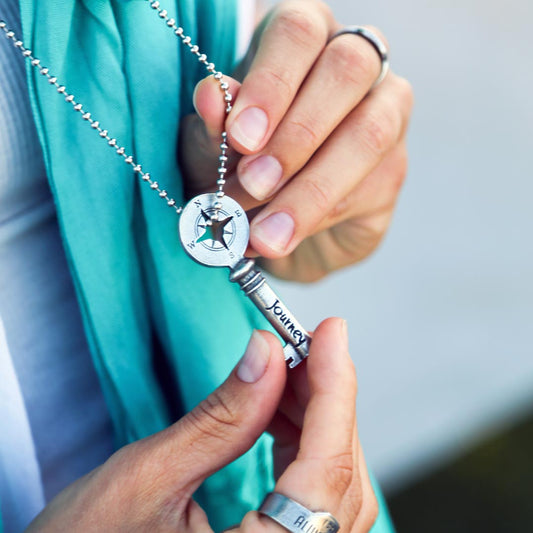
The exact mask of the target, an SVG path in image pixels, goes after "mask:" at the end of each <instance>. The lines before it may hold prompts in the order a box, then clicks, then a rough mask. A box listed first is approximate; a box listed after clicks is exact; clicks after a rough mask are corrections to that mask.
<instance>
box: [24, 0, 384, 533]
mask: <svg viewBox="0 0 533 533" xmlns="http://www.w3.org/2000/svg"><path fill="white" fill-rule="evenodd" d="M166 8H167V9H168V10H169V13H170V15H171V16H173V17H174V18H176V19H177V20H178V22H179V23H180V24H181V25H182V26H184V27H185V28H186V29H187V31H188V33H189V34H191V36H192V38H193V40H194V41H195V42H198V44H199V45H200V48H201V49H202V50H204V51H205V52H206V53H207V54H208V56H209V57H211V58H213V59H214V60H215V61H216V63H217V66H218V67H219V68H220V69H221V70H225V71H228V70H229V69H230V67H231V64H232V62H233V53H234V40H233V37H234V29H235V28H234V26H235V25H234V16H233V15H234V9H233V8H234V5H233V2H232V1H231V0H199V1H196V2H194V1H192V0H180V1H179V2H169V5H168V6H166ZM21 12H22V20H23V30H24V40H25V41H26V43H27V44H28V45H29V46H30V47H31V48H32V49H33V50H34V51H35V53H36V55H37V56H38V57H39V58H41V60H42V61H43V63H44V64H46V65H48V66H50V68H51V70H52V71H53V73H54V74H55V75H57V76H58V77H59V79H60V80H61V81H63V82H64V83H65V84H66V85H67V87H68V88H69V91H71V92H72V93H74V94H75V95H76V97H78V98H79V101H80V102H83V103H84V105H85V108H86V110H88V111H91V112H92V113H93V114H94V116H95V117H97V118H99V119H100V120H101V122H102V126H103V127H104V128H107V129H109V131H110V132H111V134H112V135H113V136H115V137H116V138H117V139H119V141H120V143H121V144H123V145H124V146H125V147H126V149H127V150H128V151H130V152H132V153H134V154H135V157H136V159H138V160H139V161H140V162H141V164H142V165H144V167H145V169H149V171H150V172H151V174H152V176H154V177H155V178H156V179H157V180H158V181H159V182H160V183H162V184H164V187H165V188H166V189H167V190H168V191H169V192H170V193H171V194H172V196H173V197H176V198H177V199H181V197H182V193H181V179H180V174H179V169H178V167H177V163H176V158H175V147H176V144H177V127H178V123H179V117H180V116H182V115H183V114H184V113H187V112H190V111H191V96H192V89H193V87H194V85H195V83H196V81H197V80H198V79H200V78H201V77H202V76H203V75H204V72H202V71H201V70H200V67H199V65H198V64H197V62H195V61H194V60H193V58H192V57H190V54H188V53H187V52H186V51H185V50H184V49H183V47H182V46H181V45H180V44H179V43H178V42H177V39H176V38H175V36H173V35H172V33H171V32H170V31H168V29H167V28H165V27H164V25H163V24H162V23H161V21H160V20H159V19H158V17H157V16H155V14H154V13H151V12H150V10H149V9H148V7H147V4H146V2H145V1H144V0H129V1H117V2H113V3H109V2H108V1H106V0H79V1H76V2H75V1H73V0H68V1H67V0H66V1H63V2H60V3H56V2H43V1H42V0H41V1H36V0H35V1H32V0H22V1H21ZM199 21H201V23H200V22H199ZM28 79H29V89H30V96H31V101H32V106H33V111H34V116H35V119H36V123H37V129H38V132H39V137H40V141H41V145H42V148H43V154H44V159H45V163H46V171H47V175H48V178H49V181H50V184H51V188H52V192H53V195H54V200H55V204H56V210H57V216H58V221H59V227H60V229H61V232H62V236H63V240H64V245H65V249H66V255H67V259H68V263H69V267H70V272H71V274H72V278H73V281H74V286H75V289H76V291H77V296H78V301H79V304H80V308H81V313H82V317H83V322H84V326H85V331H86V335H87V338H88V340H89V345H90V348H91V353H92V358H93V363H94V367H95V368H96V371H97V373H98V377H99V379H100V383H101V386H102V389H103V392H104V395H105V398H106V403H107V406H108V408H109V412H110V413H111V417H112V420H113V423H114V429H115V434H116V437H117V438H116V441H117V444H118V445H120V444H123V443H125V442H129V441H131V440H135V439H137V438H141V437H143V436H146V435H149V434H151V433H153V432H154V431H158V430H160V429H162V428H163V427H166V426H167V425H168V424H169V423H170V422H171V421H172V416H171V415H170V413H171V412H178V411H183V410H189V409H191V408H192V407H193V406H194V405H196V403H198V402H199V401H200V400H201V399H202V398H204V397H205V396H207V394H208V393H209V392H210V391H211V390H212V389H213V388H215V387H216V386H217V385H218V384H219V383H220V382H221V381H222V380H223V379H224V377H225V376H226V374H227V373H228V372H229V370H230V369H231V367H232V366H233V365H234V363H235V361H236V358H237V357H238V356H239V354H240V353H242V351H243V349H244V346H245V344H246V341H247V339H248V337H249V335H250V332H251V329H252V328H253V327H265V324H264V322H263V319H262V317H261V316H260V315H259V314H258V313H257V312H256V310H255V309H254V308H253V307H252V306H251V305H250V304H248V303H247V302H246V301H245V300H244V299H243V297H242V296H241V295H240V294H238V289H237V287H234V286H233V285H232V284H230V283H228V282H227V273H226V272H224V271H223V270H215V269H207V268H205V267H200V266H198V265H196V264H195V263H193V262H192V261H190V259H189V258H188V257H186V256H185V254H184V252H183V251H182V250H181V247H180V246H179V243H178V239H177V235H176V232H177V219H176V217H175V215H174V214H173V212H172V211H171V210H169V209H168V208H165V207H164V205H163V203H162V202H161V200H160V199H158V198H157V197H156V195H154V194H153V192H152V191H150V190H148V189H147V188H139V186H138V183H137V181H136V180H135V179H134V177H133V175H132V173H131V172H130V170H129V169H128V167H127V166H126V165H124V163H123V162H122V161H121V160H120V158H118V157H117V156H116V154H114V152H113V151H112V150H111V149H109V148H106V146H105V145H104V143H103V142H102V140H101V139H100V138H99V137H98V135H97V134H95V132H94V131H92V130H91V129H90V128H88V127H87V125H86V124H85V123H83V122H82V121H81V120H80V118H79V116H78V115H77V114H75V113H74V112H73V111H72V110H71V109H69V108H68V106H67V105H66V104H65V103H64V101H63V99H62V97H60V96H58V95H57V94H56V93H54V91H52V90H51V89H50V87H49V86H48V84H46V83H45V80H44V79H42V77H40V76H38V74H37V73H36V72H35V71H34V70H31V69H29V70H28ZM207 325H209V331H206V330H207V327H208V326H207ZM155 339H157V341H156V340H155ZM160 345H161V346H164V350H165V358H166V360H167V361H168V365H169V372H168V375H169V376H170V378H171V380H172V381H173V382H174V383H175V385H176V386H175V388H174V389H173V390H177V391H179V396H177V397H175V398H172V397H171V396H169V395H168V394H165V393H164V391H163V390H162V389H161V386H160V380H159V379H158V376H157V375H156V372H155V370H154V369H155V367H156V364H155V363H154V361H155V360H156V359H158V357H159V355H158V350H157V348H156V347H157V346H160ZM269 448H270V441H269V439H267V438H264V439H262V440H261V441H260V442H259V443H258V444H257V445H256V446H255V448H254V449H253V450H252V451H251V452H250V453H249V454H247V455H246V456H245V457H243V458H241V459H240V460H238V461H236V462H235V463H234V464H233V465H231V466H230V467H228V468H226V469H225V470H224V471H222V472H220V473H218V474H216V475H215V476H213V478H211V479H210V480H208V482H207V483H206V484H205V485H204V486H203V487H202V489H201V490H200V492H199V494H198V498H199V500H200V502H201V503H202V504H203V505H204V507H205V508H206V510H207V512H208V515H209V516H210V518H211V519H212V523H213V526H214V527H215V528H216V529H220V528H222V527H225V526H227V525H229V524H231V523H235V522H237V521H238V520H239V518H240V517H242V515H243V514H244V512H246V511H247V510H249V509H252V508H256V507H257V505H258V504H259V502H260V500H261V498H262V497H263V495H264V494H265V492H266V491H267V490H269V489H270V488H271V485H272V481H271V464H270V462H271V459H270V449H269ZM380 524H381V525H376V527H375V528H374V530H373V531H374V532H376V533H378V532H379V533H383V532H387V531H390V529H389V528H388V526H387V524H386V516H385V514H384V513H383V514H382V518H381V519H380Z"/></svg>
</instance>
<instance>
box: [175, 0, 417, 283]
mask: <svg viewBox="0 0 533 533" xmlns="http://www.w3.org/2000/svg"><path fill="white" fill-rule="evenodd" d="M339 29H340V26H339V24H338V23H337V22H336V21H335V20H334V18H333V16H332V14H331V12H330V10H329V8H328V7H327V6H326V5H325V4H324V3H322V2H319V1H316V0H288V1H285V2H282V3H280V4H279V5H277V6H276V7H275V8H274V10H273V11H272V12H271V13H270V14H269V15H268V17H267V18H266V19H265V21H264V23H263V24H262V25H261V26H260V29H259V30H258V32H257V34H256V37H255V39H254V42H253V43H252V47H251V49H250V52H249V54H248V56H247V58H245V61H244V63H245V64H246V65H250V66H249V69H248V70H247V73H246V75H245V77H244V79H243V81H242V84H241V83H240V82H239V81H237V80H236V79H232V78H227V79H226V81H227V82H228V84H229V86H230V92H231V93H232V94H233V96H234V105H233V110H232V111H231V113H230V115H229V116H228V117H227V120H226V117H225V112H224V102H223V98H222V93H221V91H220V88H219V86H218V84H217V83H216V82H215V81H214V80H213V78H212V77H210V78H207V79H206V80H203V81H202V82H201V83H200V84H199V85H198V87H197V90H196V93H195V105H196V108H197V110H198V114H199V115H200V117H201V119H200V118H198V117H197V116H189V117H186V119H184V121H183V123H182V135H181V139H182V140H181V143H180V161H181V164H182V167H183V169H184V171H185V177H186V187H187V192H188V194H189V195H190V196H192V195H194V194H198V193H200V192H205V191H206V190H213V183H214V181H215V179H216V167H217V162H216V159H217V157H218V150H217V146H218V144H219V142H220V134H221V132H222V129H223V126H224V125H225V128H226V129H227V131H228V134H229V141H230V145H231V147H232V148H233V150H234V157H233V161H232V162H233V166H232V167H231V169H232V170H234V172H233V173H232V174H228V182H227V185H226V192H227V193H228V194H229V195H230V196H232V197H233V198H234V199H236V200H237V201H238V202H239V203H240V204H241V205H242V206H243V207H244V208H245V209H246V210H247V211H249V212H250V210H252V211H251V215H252V216H254V219H253V221H252V223H251V237H250V239H251V241H250V242H251V249H250V250H249V252H250V253H252V254H254V253H255V254H256V255H257V254H259V255H261V256H262V257H263V259H262V261H263V264H264V266H265V267H266V268H267V269H268V270H269V271H270V272H272V273H273V274H275V275H277V276H279V277H282V278H287V279H296V280H299V281H312V280H315V279H318V278H320V277H322V276H324V275H325V274H327V273H328V272H330V271H332V270H335V269H338V268H341V267H343V266H346V265H348V264H351V263H353V262H356V261H360V260H361V259H363V258H364V257H366V256H367V255H368V254H369V253H370V252H372V251H373V250H374V249H375V248H376V246H377V245H378V243H379V242H380V240H381V238H382V237H383V235H384V233H385V231H386V229H387V227H388V225H389V222H390V219H391V216H392V212H393V208H394V205H395V202H396V199H397V196H398V193H399V190H400V187H401V184H402V182H403V179H404V176H405V173H406V166H407V156H406V146H405V132H406V129H407V123H408V120H409V115H410V112H411V106H412V92H411V88H410V86H409V84H408V82H407V81H405V80H404V79H402V78H400V77H398V76H396V75H395V74H393V73H389V74H388V75H387V77H386V78H385V80H384V81H383V82H382V83H381V84H380V85H379V86H378V87H376V88H374V89H373V90H370V88H371V86H372V84H373V82H374V81H375V80H376V79H377V77H378V75H379V72H380V68H381V65H380V58H379V55H378V54H377V53H376V51H375V50H374V49H373V47H372V46H371V45H370V44H369V43H368V42H367V41H366V40H365V39H363V38H362V37H360V36H356V35H342V36H339V37H337V38H335V39H333V40H331V41H329V38H330V37H331V36H332V35H333V34H334V33H335V32H336V31H337V30H339ZM373 31H374V32H377V30H373ZM377 33H379V32H377ZM328 41H329V42H328ZM238 70H242V69H238ZM237 76H238V74H237ZM202 120H203V122H202ZM224 121H225V124H224Z"/></svg>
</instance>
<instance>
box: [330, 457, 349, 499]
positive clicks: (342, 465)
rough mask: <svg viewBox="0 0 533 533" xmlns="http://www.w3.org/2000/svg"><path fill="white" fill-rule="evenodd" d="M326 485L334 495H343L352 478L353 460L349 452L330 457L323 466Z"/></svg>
mask: <svg viewBox="0 0 533 533" xmlns="http://www.w3.org/2000/svg"><path fill="white" fill-rule="evenodd" d="M325 476H326V478H325V479H326V485H327V486H328V487H331V489H332V490H333V491H335V493H337V494H340V495H344V494H345V493H346V491H347V490H348V487H349V486H350V484H351V483H352V478H353V476H354V460H353V454H352V452H351V450H350V451H347V452H345V453H340V454H338V455H336V456H334V457H330V458H329V459H328V460H327V461H326V464H325Z"/></svg>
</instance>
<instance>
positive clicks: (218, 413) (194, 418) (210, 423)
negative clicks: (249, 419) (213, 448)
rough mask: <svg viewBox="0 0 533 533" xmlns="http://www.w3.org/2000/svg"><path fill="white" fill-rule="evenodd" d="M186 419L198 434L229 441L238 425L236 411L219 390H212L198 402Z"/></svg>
mask: <svg viewBox="0 0 533 533" xmlns="http://www.w3.org/2000/svg"><path fill="white" fill-rule="evenodd" d="M188 420H189V423H190V424H191V425H192V427H193V430H194V431H195V432H196V433H198V434H199V435H201V436H203V437H207V438H209V439H217V440H223V441H229V440H230V436H231V435H232V434H233V433H235V431H236V429H238V427H239V416H238V413H236V412H235V410H234V409H233V408H232V407H231V405H230V404H229V403H228V402H227V401H226V400H225V399H224V398H223V396H222V395H221V394H220V392H219V391H214V392H213V393H211V394H210V395H209V396H208V397H207V398H206V399H205V400H203V401H202V402H201V403H200V404H198V405H197V406H196V407H195V408H194V409H193V410H192V411H191V412H190V413H189V417H188Z"/></svg>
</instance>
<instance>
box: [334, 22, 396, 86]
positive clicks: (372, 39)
mask: <svg viewBox="0 0 533 533" xmlns="http://www.w3.org/2000/svg"><path fill="white" fill-rule="evenodd" d="M347 33H351V34H352V35H360V36H361V37H363V38H364V39H366V40H367V41H368V42H369V43H370V44H371V45H372V46H373V47H374V49H375V50H376V52H377V53H378V54H379V57H380V59H381V72H380V73H379V76H378V79H377V80H376V81H375V82H374V83H373V84H372V87H371V89H373V88H374V87H377V86H378V85H379V84H380V83H381V82H382V81H383V78H385V76H386V75H387V72H388V71H389V66H390V65H389V51H388V50H387V47H386V46H385V43H384V42H383V41H382V40H381V39H380V38H379V37H378V36H377V35H376V34H375V33H374V32H371V31H370V30H369V29H367V28H364V27H363V26H346V28H343V29H342V30H339V31H338V32H337V33H334V34H333V36H332V37H331V38H330V40H329V42H331V41H332V40H333V39H335V38H336V37H339V36H340V35H345V34H347Z"/></svg>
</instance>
